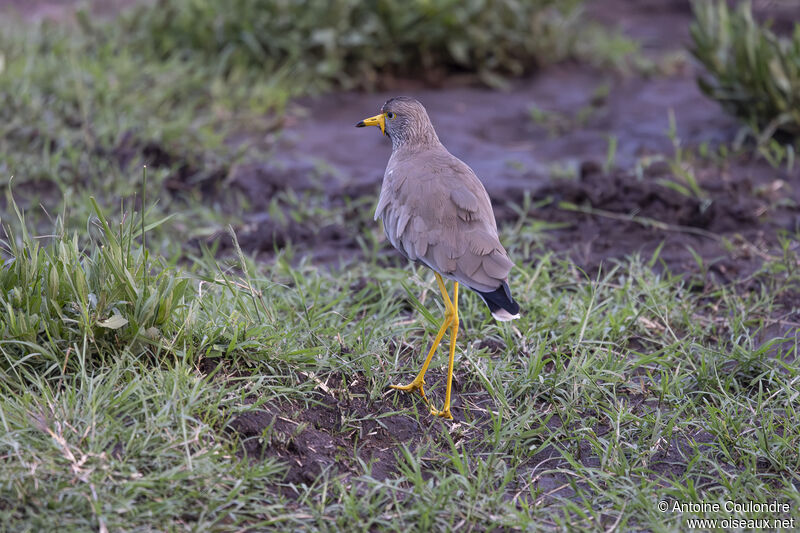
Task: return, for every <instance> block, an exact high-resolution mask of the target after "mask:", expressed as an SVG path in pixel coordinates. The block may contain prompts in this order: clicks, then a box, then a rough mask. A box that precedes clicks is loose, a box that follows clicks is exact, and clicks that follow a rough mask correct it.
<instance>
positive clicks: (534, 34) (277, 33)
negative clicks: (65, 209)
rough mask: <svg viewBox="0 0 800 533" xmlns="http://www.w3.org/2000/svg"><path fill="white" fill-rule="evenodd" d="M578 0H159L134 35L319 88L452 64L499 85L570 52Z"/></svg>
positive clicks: (133, 26)
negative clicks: (507, 77) (499, 79)
mask: <svg viewBox="0 0 800 533" xmlns="http://www.w3.org/2000/svg"><path fill="white" fill-rule="evenodd" d="M579 3H580V2H578V1H577V0H569V1H567V2H563V1H556V0H533V1H527V2H519V1H517V0H473V1H470V2H461V1H458V0H439V1H436V2H430V1H424V0H414V1H411V2H393V1H390V0H376V1H372V2H362V1H360V0H336V1H334V2H311V1H303V0H289V1H287V0H246V1H242V2H234V3H229V2H220V1H218V0H199V1H198V0H179V1H177V2H174V1H167V0H161V1H159V2H158V3H157V5H156V6H155V7H142V8H140V9H138V10H136V11H134V12H133V13H131V14H130V16H128V17H127V18H126V21H127V24H126V27H127V30H128V31H127V32H126V33H128V34H130V35H131V40H130V41H129V42H130V43H131V44H132V45H133V46H136V47H137V48H145V49H149V50H151V51H152V52H153V53H155V54H156V55H157V56H158V57H160V58H162V59H166V58H173V57H175V56H176V55H177V56H179V57H183V58H186V59H195V60H199V61H203V62H206V63H211V64H215V65H216V66H217V68H219V69H220V70H222V71H230V70H236V69H238V68H242V67H244V68H247V69H257V70H259V71H262V72H265V73H269V74H270V75H287V76H291V78H292V79H293V80H295V82H296V81H297V80H302V83H303V85H304V86H306V87H307V88H311V89H316V90H319V89H326V88H330V87H331V86H332V85H335V86H339V87H354V86H357V87H371V86H374V85H375V84H376V83H377V82H378V81H379V79H380V78H381V77H383V76H387V75H400V76H412V77H419V76H421V75H423V76H426V75H427V76H430V75H431V73H440V74H441V73H442V71H444V72H450V71H453V70H457V71H463V72H474V73H477V74H479V75H480V76H481V77H482V78H483V79H484V80H485V81H487V82H489V83H493V82H496V81H497V76H504V75H520V74H523V73H526V72H531V71H532V70H533V69H534V68H536V67H538V66H540V65H542V64H544V63H550V62H553V61H559V60H562V59H564V58H566V57H568V56H569V55H570V54H571V53H572V51H573V48H574V45H575V42H576V40H577V39H576V36H577V33H576V24H577V16H576V15H577V10H576V7H577V6H578V5H579Z"/></svg>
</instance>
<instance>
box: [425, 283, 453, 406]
mask: <svg viewBox="0 0 800 533" xmlns="http://www.w3.org/2000/svg"><path fill="white" fill-rule="evenodd" d="M453 311H454V313H453V318H452V320H451V322H450V364H449V366H448V368H447V392H445V395H444V409H442V410H441V411H437V410H436V409H433V408H431V414H432V415H436V416H441V417H444V418H449V419H450V420H452V419H453V415H452V414H450V392H451V391H452V388H453V364H454V362H455V358H456V338H457V337H458V282H457V281H456V282H455V286H454V288H453Z"/></svg>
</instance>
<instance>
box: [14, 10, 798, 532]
mask: <svg viewBox="0 0 800 533" xmlns="http://www.w3.org/2000/svg"><path fill="white" fill-rule="evenodd" d="M378 4H380V3H378ZM378 4H376V5H378ZM193 5H195V6H197V8H198V9H200V8H201V7H203V6H205V7H206V8H207V7H208V6H211V5H212V4H210V3H208V2H202V1H200V2H194V3H193ZM253 5H256V4H242V6H244V7H242V9H245V8H248V9H249V8H252V6H253ZM276 5H277V4H276ZM287 5H288V4H287ZM342 5H344V6H345V7H347V6H350V7H349V9H351V10H352V12H356V11H357V10H358V9H361V8H360V7H359V6H360V5H361V4H358V5H356V3H350V4H348V3H346V2H345V3H342ZM381 5H382V4H381ZM386 5H387V6H388V5H389V4H386ZM416 5H418V6H423V3H419V4H416ZM475 5H489V3H475ZM503 5H507V6H513V5H516V4H515V3H513V2H503ZM526 5H527V4H526ZM548 5H549V4H548ZM248 6H249V7H248ZM161 7H169V6H167V5H166V4H164V5H162V6H161ZM212 7H213V6H212ZM166 13H169V11H163V12H148V13H145V15H147V16H149V17H151V18H149V19H148V18H147V17H145V18H143V19H142V21H139V23H138V24H140V25H138V26H137V25H136V24H137V22H136V21H135V20H131V19H126V21H119V20H118V21H114V22H112V23H111V26H109V27H100V26H98V25H96V24H94V23H92V22H90V21H88V20H87V19H85V18H81V19H79V24H80V25H81V26H80V28H79V29H80V31H73V30H69V29H65V28H63V27H60V26H53V25H49V26H43V27H39V28H29V27H24V28H12V27H9V26H6V27H4V28H3V31H2V33H0V52H1V53H2V57H3V62H2V64H3V69H4V70H3V72H2V75H1V76H0V99H2V102H3V104H4V105H3V106H0V117H2V120H0V168H2V170H3V172H4V173H5V174H4V178H3V179H4V180H6V182H5V184H9V183H10V185H11V186H10V187H9V190H10V191H13V195H12V194H11V192H9V193H8V194H7V195H6V197H5V199H4V202H3V203H2V205H1V206H0V217H2V218H1V219H0V221H1V222H2V224H3V227H4V229H5V239H4V240H3V241H2V250H0V261H1V264H0V306H2V309H3V312H2V313H0V427H2V431H0V523H2V524H3V526H2V527H3V528H5V529H8V530H20V531H39V530H47V529H52V528H53V526H54V525H55V524H58V526H59V527H60V528H62V529H64V530H75V531H85V530H88V529H96V530H99V531H116V530H140V531H149V530H202V531H206V530H208V531H238V530H242V529H244V528H247V529H269V528H275V529H281V530H290V529H318V530H343V529H347V530H352V529H357V530H363V531H374V530H387V531H390V530H398V529H407V530H420V531H425V530H442V529H456V528H458V529H462V528H467V529H473V530H486V529H493V528H501V529H534V530H535V529H541V528H553V529H563V530H569V529H574V528H583V529H589V530H611V529H616V530H630V529H644V530H655V531H667V530H681V529H685V528H686V527H687V522H686V520H687V519H688V518H690V517H691V515H690V513H682V514H681V513H675V512H666V513H664V512H661V511H659V510H658V508H657V503H658V502H659V501H660V500H667V501H670V502H672V501H679V502H684V503H686V502H698V501H704V502H723V501H725V500H732V501H735V502H738V503H745V502H747V501H748V500H751V499H752V500H756V501H770V500H772V499H777V500H779V501H781V502H787V503H788V504H789V505H790V506H791V510H790V512H789V513H788V514H786V513H784V514H781V515H779V516H771V515H770V516H769V517H770V518H790V517H794V518H795V519H798V518H800V511H799V510H798V509H800V496H798V487H800V478H798V475H797V472H798V471H799V470H800V457H799V456H798V449H800V432H799V431H798V429H797V427H796V426H797V425H796V424H794V423H793V422H794V421H795V420H796V418H797V412H796V405H797V403H798V402H797V400H798V393H797V390H798V380H800V378H799V377H798V371H797V364H796V359H797V351H798V340H797V339H798V337H799V335H798V328H800V325H798V324H797V323H794V322H792V320H793V319H792V317H793V316H795V315H796V308H797V301H798V292H800V275H799V274H798V256H797V250H796V247H795V246H794V245H793V241H796V239H797V236H796V235H786V236H785V239H784V241H783V244H784V246H783V249H782V254H781V255H775V256H766V257H765V263H764V265H763V267H762V268H761V270H760V271H758V272H756V273H754V274H753V275H752V276H750V277H748V278H746V279H743V280H740V281H738V282H735V283H732V284H729V285H716V284H714V282H713V280H712V279H710V278H709V279H705V278H701V279H698V280H695V279H686V278H684V277H680V276H677V275H672V274H670V273H669V272H665V273H662V274H658V273H656V272H655V271H654V270H653V267H654V266H655V265H657V264H658V263H659V257H658V255H657V254H656V255H655V256H654V257H650V258H642V257H631V258H629V259H626V260H624V261H621V262H619V263H616V264H612V265H609V266H607V267H606V269H605V270H604V271H602V272H600V273H599V274H598V275H597V276H596V277H593V278H588V277H587V276H586V275H585V274H584V273H582V272H581V271H580V270H579V269H578V268H577V267H576V265H575V264H574V263H572V262H570V261H569V260H567V259H564V258H562V257H558V256H555V255H552V254H549V253H547V252H546V246H545V245H544V244H543V243H544V242H545V241H546V239H547V238H548V237H547V233H546V228H547V224H546V223H542V222H537V221H530V220H527V219H525V218H524V217H523V216H522V214H523V213H528V212H529V208H530V207H531V203H532V199H531V198H530V196H526V198H525V201H524V203H523V207H522V208H520V209H519V212H520V214H521V218H520V221H519V222H518V223H517V224H516V225H514V226H511V227H505V228H502V229H501V230H502V232H503V235H502V238H503V242H504V243H505V244H506V245H507V247H508V248H509V251H510V253H511V255H512V256H513V257H515V258H531V257H536V258H537V259H536V260H535V261H528V260H520V262H519V266H518V268H517V269H516V270H515V271H514V272H513V279H512V284H513V289H514V292H515V295H516V296H517V297H518V299H519V300H520V301H521V302H522V303H523V306H524V309H525V313H524V315H523V317H522V319H521V320H519V321H516V322H514V323H512V324H506V325H498V324H497V323H495V322H493V321H491V320H490V319H488V318H487V314H486V312H485V309H484V307H483V305H482V304H481V303H480V302H479V301H478V299H477V298H476V297H475V296H474V295H472V294H469V293H467V294H464V296H463V297H462V305H461V317H462V320H463V327H462V328H461V337H460V342H459V350H458V358H457V367H456V380H455V397H454V398H455V401H454V406H453V410H454V413H455V415H456V417H457V418H458V422H455V423H445V422H442V421H440V420H436V419H432V418H431V417H429V416H428V414H427V410H426V408H425V406H424V405H423V404H422V403H421V402H420V401H419V400H418V399H417V398H415V397H409V396H406V395H402V394H398V393H396V392H391V391H387V385H388V384H390V383H397V382H405V381H406V380H408V379H410V378H411V376H413V375H414V373H415V372H416V371H417V370H418V367H419V365H420V363H421V357H422V356H421V352H423V351H424V349H425V347H426V345H427V343H429V342H430V339H431V337H432V335H433V334H434V333H435V331H436V329H437V326H438V324H437V322H436V321H437V320H438V318H439V317H440V315H441V313H442V307H441V304H440V302H439V300H438V295H437V294H436V290H435V285H434V284H433V282H432V277H431V275H430V272H429V271H427V270H425V269H418V268H414V267H411V266H408V265H406V264H405V263H392V262H390V261H389V262H388V264H387V260H386V259H385V258H384V257H382V256H381V254H380V253H379V251H380V249H381V246H382V245H381V244H380V243H379V242H378V241H377V239H376V238H375V237H374V229H375V227H374V224H373V222H372V221H371V216H370V208H369V205H367V204H365V203H359V202H366V201H367V200H368V198H366V197H365V198H366V199H365V198H361V199H359V200H356V201H354V202H355V203H353V202H351V201H350V200H348V199H347V198H336V199H334V200H333V201H332V200H331V198H329V197H328V196H327V193H326V191H322V190H313V189H312V190H310V191H304V192H302V193H295V192H294V191H291V190H287V191H283V192H280V193H278V194H276V195H275V196H274V197H273V198H271V199H270V201H269V202H268V207H267V210H268V212H269V214H270V215H271V217H272V219H274V220H275V221H276V224H277V225H278V226H279V227H278V230H277V231H281V232H283V231H286V232H288V231H289V230H297V231H313V230H314V229H315V228H319V227H322V226H325V225H328V224H336V225H337V226H341V227H344V228H346V231H347V233H348V234H352V235H355V236H356V239H357V240H358V242H359V243H360V245H361V248H362V251H363V255H364V257H365V260H364V261H361V262H356V263H353V264H351V265H347V266H346V267H345V268H341V269H326V268H317V267H315V266H313V265H312V264H311V263H310V262H309V261H308V260H307V259H303V258H301V257H300V256H299V254H297V255H295V254H294V253H293V250H292V248H291V247H289V246H287V247H284V248H283V249H282V250H280V251H279V252H278V253H277V254H276V258H275V260H274V261H273V262H271V263H270V264H262V263H256V262H255V261H254V260H253V258H252V257H250V256H248V255H246V254H245V253H243V252H242V251H241V250H240V249H239V248H238V246H237V245H236V244H235V243H236V241H235V239H233V241H232V242H234V245H233V246H232V247H231V248H229V251H230V254H229V255H228V256H225V257H221V256H219V255H215V254H214V253H213V251H208V250H205V249H203V247H202V246H192V247H182V246H181V245H180V243H185V242H186V241H187V240H189V239H195V238H200V237H205V236H207V235H208V234H209V233H211V232H212V231H218V230H219V228H224V227H226V225H227V224H228V223H230V222H237V219H236V212H237V211H236V210H235V209H228V208H229V207H230V206H241V205H243V202H244V199H242V198H238V197H236V196H235V195H233V194H230V193H229V190H230V187H229V186H228V185H229V182H228V181H227V180H228V179H229V178H230V175H231V173H232V169H234V168H235V166H236V165H237V164H238V163H239V162H241V161H243V160H246V158H248V157H254V155H256V154H254V153H253V152H247V151H244V150H243V149H240V147H239V146H240V145H238V144H237V143H235V142H232V141H231V137H230V135H229V134H230V132H231V131H235V132H237V133H243V134H244V135H246V136H249V137H248V139H250V140H252V139H257V138H263V137H265V136H266V135H269V134H274V133H275V132H276V128H279V126H280V119H279V116H280V112H281V110H282V108H283V106H284V105H285V103H286V101H287V99H288V98H290V97H291V96H294V95H296V94H298V91H299V90H301V89H302V88H300V89H298V88H296V87H291V86H287V85H286V84H285V81H286V79H287V78H286V76H288V75H290V74H292V70H291V69H289V70H285V69H284V67H285V65H282V64H276V65H274V67H275V70H274V71H270V72H268V73H266V74H267V75H264V74H261V75H260V74H259V73H258V72H257V71H258V69H259V68H260V67H261V66H263V64H262V63H259V62H258V60H257V59H258V58H257V57H256V58H255V59H254V58H248V57H245V56H246V54H247V50H246V49H245V48H243V47H244V46H245V45H246V44H247V43H246V42H245V41H244V40H243V41H242V42H238V41H237V42H236V43H235V45H233V46H234V51H233V52H231V55H228V56H226V55H225V54H221V53H220V50H219V49H216V50H211V51H191V50H190V51H189V52H187V51H186V47H185V46H184V47H183V48H184V50H183V52H182V53H180V54H172V53H162V52H163V50H167V48H168V47H167V48H163V50H162V48H159V47H164V46H166V45H165V44H164V42H163V39H165V38H166V37H168V36H169V33H167V32H166V30H164V28H167V29H169V28H172V26H169V24H171V23H173V22H174V23H175V24H178V25H181V24H183V26H182V27H183V29H184V30H186V29H187V28H190V26H191V25H189V26H186V25H185V24H184V22H185V21H180V20H177V21H172V20H169V19H167V18H163V19H158V17H163V16H165V14H166ZM195 15H197V13H194V14H193V16H195ZM201 15H202V14H201ZM467 15H469V13H467ZM464 16H466V15H464ZM237 20H240V21H241V20H249V19H247V18H242V19H237ZM143 21H149V22H147V23H145V22H143ZM150 22H158V23H159V24H161V25H162V26H159V24H152V25H150V26H148V24H150ZM254 22H258V20H255V21H254ZM400 22H402V21H400ZM516 22H519V21H516ZM126 24H127V25H128V26H126ZM165 24H166V25H167V26H163V25H165ZM197 27H198V28H204V26H202V25H199V26H197ZM401 27H403V26H401ZM109 28H110V29H109ZM112 30H116V31H117V33H116V34H115V33H113V32H112ZM151 30H152V31H154V32H158V31H162V30H163V31H165V33H161V34H151V33H147V31H151ZM170 31H171V30H170ZM187 31H188V30H187ZM109 32H111V33H109ZM109 35H112V36H115V37H119V39H120V42H133V41H134V40H135V39H147V38H148V36H151V37H155V38H156V39H154V41H153V43H152V44H153V47H154V49H153V50H149V51H148V50H146V49H145V48H126V47H121V46H119V45H118V44H115V42H113V41H112V40H109V38H108V37H109ZM175 35H176V36H177V37H181V38H187V37H186V35H182V34H179V33H178V34H175ZM335 35H337V36H338V37H337V38H344V34H343V33H342V34H335ZM563 37H565V38H569V35H566V36H563ZM287 39H288V37H287ZM216 44H219V43H216ZM345 44H346V43H345ZM609 46H610V47H611V48H613V49H615V50H617V52H618V54H617V56H619V57H621V56H622V55H624V53H627V52H625V50H626V49H627V46H628V44H627V42H625V41H621V40H620V41H614V42H612V43H611V44H610V45H609ZM237 47H238V48H237ZM159 50H162V52H158V51H159ZM359 50H360V49H359ZM223 52H224V50H223ZM468 52H469V53H470V54H472V53H473V52H474V51H468ZM623 52H624V53H623ZM475 53H477V52H475ZM217 54H219V55H217ZM225 57H228V58H229V59H227V60H226V59H225ZM375 57H377V58H380V57H382V56H381V55H380V54H377V53H376V55H375ZM414 57H416V56H414ZM470 57H472V56H470ZM619 57H617V59H619ZM336 60H337V61H340V60H341V59H336ZM361 60H363V58H362V59H361ZM473 60H474V59H470V61H473ZM619 60H620V61H621V59H619ZM250 61H253V63H250ZM323 63H324V61H323ZM361 64H362V63H359V62H355V63H354V64H353V65H354V66H353V67H352V68H353V69H355V70H353V71H352V72H358V71H359V69H360V68H362V67H361V66H359V65H361ZM509 64H511V63H509ZM318 66H319V65H316V67H318ZM305 67H306V68H307V67H308V65H306V66H305ZM316 67H314V68H316ZM369 68H370V69H377V68H378V66H377V65H371V66H369ZM504 69H508V70H507V71H506V70H504ZM376 71H377V70H376ZM513 71H514V69H513V68H511V67H503V68H498V69H497V70H495V69H494V67H493V66H492V65H489V66H488V67H487V68H486V70H485V72H487V73H495V72H500V73H503V72H506V73H507V72H513ZM398 72H399V71H398ZM489 76H490V78H491V75H489ZM490 81H491V80H490ZM324 82H325V83H337V82H336V80H333V81H332V80H331V79H329V78H325V79H324ZM343 84H344V83H343ZM598 97H602V95H598ZM253 117H256V118H253ZM533 118H536V117H533ZM539 118H540V119H541V120H542V121H543V123H544V125H545V126H546V127H547V126H549V120H550V119H549V117H548V115H547V114H546V113H544V114H541V116H540V117H539ZM582 120H585V117H584V116H583V115H582V114H581V113H578V115H577V116H576V117H575V119H574V120H573V122H575V124H576V126H580V123H581V121H582ZM246 144H248V145H251V144H253V143H251V142H248V143H246ZM265 144H266V146H261V145H257V146H256V147H255V148H249V150H258V149H262V148H268V147H269V146H268V143H265ZM675 147H676V154H675V157H674V160H675V162H676V164H680V163H681V162H685V161H686V158H687V157H689V154H688V152H682V151H681V150H683V147H681V146H679V144H676V145H675ZM778 148H780V145H775V146H773V147H771V148H770V149H771V150H772V152H770V157H772V158H773V159H774V160H775V161H776V163H775V164H776V165H786V166H787V168H789V167H790V166H791V165H793V164H794V163H793V161H794V159H793V158H794V152H792V151H783V152H780V151H779V150H778ZM614 152H615V147H614V149H612V146H611V141H610V142H609V156H608V163H607V165H608V166H609V167H611V166H612V163H613V160H614V156H613V154H614ZM258 155H259V156H260V155H262V154H260V153H258ZM681 158H683V159H681ZM144 163H148V174H147V186H145V187H144V190H143V192H146V194H147V197H146V198H145V197H144V194H143V193H142V192H140V190H142V187H143V183H142V177H141V165H142V164H144ZM12 175H13V179H12V178H11V176H12ZM691 177H692V176H691V175H690V176H689V178H691ZM682 178H683V181H682V182H681V183H680V184H681V186H684V187H691V182H690V181H689V179H687V177H686V176H682ZM687 190H688V189H687ZM689 192H691V191H689ZM90 196H91V197H92V198H91V200H89V199H88V198H89V197H90ZM154 198H157V201H156V202H153V201H152V199H154ZM38 204H41V205H43V206H45V207H47V211H45V210H43V209H39V208H38V207H37V205H38ZM142 206H146V207H147V212H146V213H145V215H144V216H143V215H142V214H141V211H142ZM352 212H357V213H359V214H358V215H353V214H352ZM367 217H369V219H368V218H367ZM145 240H146V246H143V243H144V242H145ZM700 266H701V267H704V266H706V265H703V264H701V265H700ZM702 271H703V269H702V268H701V274H700V276H702ZM698 287H701V289H699V290H698ZM793 313H794V314H793ZM444 365H445V358H444V357H443V356H442V355H441V354H440V355H439V356H438V357H437V358H436V359H435V361H434V364H433V366H432V369H431V370H430V373H429V378H428V380H429V387H428V394H429V395H430V396H431V398H432V399H433V401H434V402H435V404H436V405H437V406H438V405H441V403H442V400H443V397H444V391H443V389H444V387H443V383H442V380H443V376H444V369H445V366H444ZM707 515H708V516H709V517H713V518H724V517H727V516H729V514H728V513H725V512H724V511H719V512H711V513H707ZM739 515H741V516H748V517H756V516H762V517H766V516H767V514H766V513H763V512H743V513H739Z"/></svg>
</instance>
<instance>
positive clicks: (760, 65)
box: [691, 0, 800, 140]
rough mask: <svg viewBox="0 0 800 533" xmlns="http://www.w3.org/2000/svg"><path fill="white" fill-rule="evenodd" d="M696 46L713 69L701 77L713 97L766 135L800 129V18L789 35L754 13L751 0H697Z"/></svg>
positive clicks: (697, 54)
mask: <svg viewBox="0 0 800 533" xmlns="http://www.w3.org/2000/svg"><path fill="white" fill-rule="evenodd" d="M693 9H694V13H695V18H696V21H695V22H694V24H693V25H692V27H691V35H692V46H691V52H692V54H694V56H695V57H696V58H697V59H698V60H699V61H700V62H701V63H702V64H703V65H704V66H705V67H706V69H708V75H707V76H704V77H701V78H700V79H699V80H698V81H699V84H700V88H701V89H702V90H703V92H704V93H705V94H707V95H708V96H709V97H711V98H713V99H714V100H717V101H718V102H719V103H720V104H722V106H723V107H724V108H725V109H727V110H728V111H729V112H730V113H732V114H734V115H735V116H737V117H739V118H741V119H742V120H744V121H745V123H746V124H747V125H748V126H750V127H751V128H752V129H753V131H755V132H759V133H760V137H761V138H762V139H763V140H766V139H769V138H770V137H771V136H772V135H773V134H774V133H775V132H785V133H787V134H789V135H795V136H796V135H800V23H795V31H794V34H793V35H792V36H791V37H789V38H781V37H778V36H776V35H775V34H774V33H772V31H770V30H769V28H767V27H765V26H761V25H759V24H758V23H757V22H756V21H755V20H754V19H753V14H752V11H751V6H750V3H749V2H741V3H740V4H739V6H738V7H737V8H736V9H735V10H733V11H731V9H730V8H729V7H728V4H727V3H726V2H725V1H723V0H714V1H708V2H706V1H695V2H694V3H693Z"/></svg>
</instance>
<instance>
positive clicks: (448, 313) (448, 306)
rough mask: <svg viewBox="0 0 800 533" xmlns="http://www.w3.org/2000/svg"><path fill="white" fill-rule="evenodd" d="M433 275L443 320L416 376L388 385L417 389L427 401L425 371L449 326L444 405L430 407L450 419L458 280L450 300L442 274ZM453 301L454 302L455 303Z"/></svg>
mask: <svg viewBox="0 0 800 533" xmlns="http://www.w3.org/2000/svg"><path fill="white" fill-rule="evenodd" d="M434 275H435V276H436V283H437V284H438V285H439V291H441V293H442V299H443V300H444V306H445V312H444V320H443V321H442V325H441V327H440V328H439V332H438V333H437V334H436V338H435V339H434V340H433V345H432V346H431V349H430V350H429V351H428V356H427V357H426V358H425V362H424V363H423V364H422V368H421V369H420V371H419V373H418V374H417V377H415V378H414V381H412V382H411V383H409V384H408V385H390V387H391V388H393V389H396V390H401V391H415V390H418V391H419V393H420V394H421V395H422V399H423V400H425V402H426V403H429V402H428V398H427V397H426V396H425V390H424V388H423V387H424V385H425V373H426V372H427V371H428V366H429V365H430V363H431V359H433V354H434V353H436V349H437V348H438V347H439V344H440V343H441V342H442V339H443V338H444V335H445V333H446V332H447V329H448V328H450V367H449V371H448V380H447V393H446V399H445V403H446V406H445V409H444V410H443V411H437V410H436V409H433V408H431V414H433V415H436V416H443V417H445V418H450V419H452V418H453V417H452V416H451V415H450V388H451V384H452V380H453V361H454V358H455V349H456V346H455V343H456V335H457V334H458V282H456V283H455V288H454V289H453V300H452V301H451V300H450V295H449V294H447V288H446V287H445V285H444V280H443V279H442V276H440V275H439V273H438V272H434ZM453 302H455V305H454V304H453Z"/></svg>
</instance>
